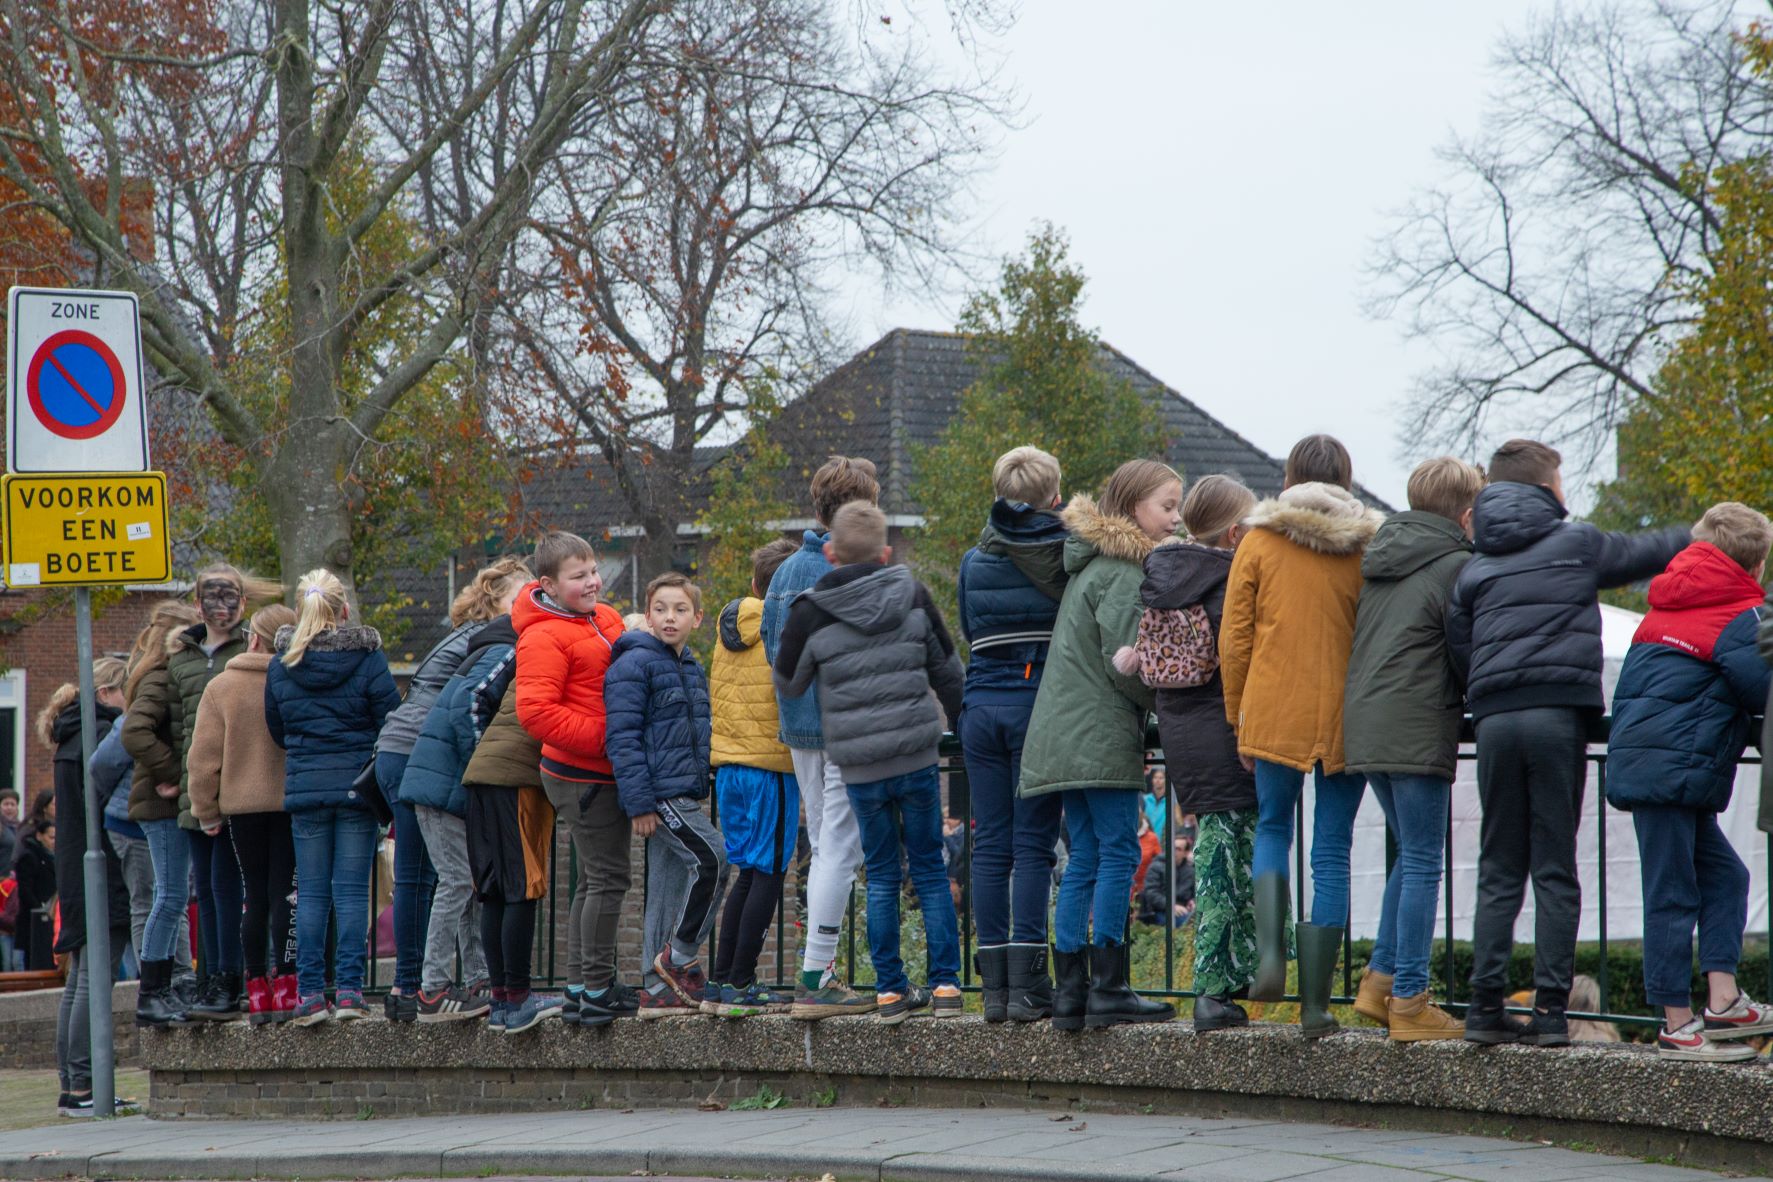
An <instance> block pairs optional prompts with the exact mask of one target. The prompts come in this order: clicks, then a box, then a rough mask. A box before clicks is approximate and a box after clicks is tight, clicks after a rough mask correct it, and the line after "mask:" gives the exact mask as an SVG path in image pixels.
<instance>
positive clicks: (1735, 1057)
mask: <svg viewBox="0 0 1773 1182" xmlns="http://www.w3.org/2000/svg"><path fill="white" fill-rule="evenodd" d="M1737 1000H1738V1001H1741V1000H1742V999H1741V998H1738V999H1737ZM1731 1008H1732V1009H1734V1008H1735V1007H1731ZM1728 1012H1729V1011H1728V1010H1726V1011H1725V1013H1728ZM1710 1027H1711V1011H1710V1010H1707V1011H1706V1016H1705V1017H1704V1018H1694V1019H1693V1020H1692V1021H1691V1022H1688V1023H1687V1024H1686V1025H1685V1026H1682V1027H1681V1028H1680V1029H1679V1030H1669V1029H1667V1028H1666V1027H1664V1028H1661V1029H1658V1030H1657V1031H1656V1057H1657V1058H1659V1059H1679V1060H1681V1061H1683V1062H1687V1063H1740V1062H1743V1061H1745V1060H1749V1059H1753V1058H1755V1049H1754V1048H1753V1047H1751V1046H1749V1045H1748V1044H1747V1043H1745V1042H1733V1041H1729V1040H1732V1039H1734V1038H1736V1037H1738V1036H1737V1034H1736V1032H1735V1031H1733V1030H1723V1031H1719V1030H1712V1029H1710Z"/></svg>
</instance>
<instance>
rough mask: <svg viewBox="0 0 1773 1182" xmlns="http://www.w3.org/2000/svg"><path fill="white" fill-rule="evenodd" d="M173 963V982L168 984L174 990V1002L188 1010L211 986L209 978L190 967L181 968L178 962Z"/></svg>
mask: <svg viewBox="0 0 1773 1182" xmlns="http://www.w3.org/2000/svg"><path fill="white" fill-rule="evenodd" d="M173 963H174V966H175V967H174V968H173V970H172V983H171V984H170V985H169V986H168V988H169V989H171V990H172V1000H173V1004H174V1005H176V1006H178V1007H179V1009H181V1010H188V1009H190V1008H191V1007H192V1006H194V1005H196V1004H197V1002H198V1001H199V999H201V998H202V997H203V991H204V990H205V989H207V988H208V987H209V978H208V977H207V976H203V977H199V976H198V975H197V974H196V973H194V972H192V971H191V970H189V969H179V968H177V967H176V966H177V962H176V961H175V962H173Z"/></svg>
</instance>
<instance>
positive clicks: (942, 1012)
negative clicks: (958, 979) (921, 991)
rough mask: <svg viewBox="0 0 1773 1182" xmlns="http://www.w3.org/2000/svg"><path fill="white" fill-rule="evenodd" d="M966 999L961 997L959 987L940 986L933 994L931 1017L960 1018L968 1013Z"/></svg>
mask: <svg viewBox="0 0 1773 1182" xmlns="http://www.w3.org/2000/svg"><path fill="white" fill-rule="evenodd" d="M966 1010H967V1002H966V998H964V997H962V996H961V995H960V986H958V985H938V986H936V988H935V989H934V990H933V991H932V993H931V1001H930V1016H931V1017H932V1018H958V1017H960V1016H961V1015H962V1014H964V1013H966Z"/></svg>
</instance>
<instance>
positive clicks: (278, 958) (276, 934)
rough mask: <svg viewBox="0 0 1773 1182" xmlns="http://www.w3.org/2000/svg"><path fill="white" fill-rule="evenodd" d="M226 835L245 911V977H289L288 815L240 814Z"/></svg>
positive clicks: (291, 866)
mask: <svg viewBox="0 0 1773 1182" xmlns="http://www.w3.org/2000/svg"><path fill="white" fill-rule="evenodd" d="M228 830H229V832H230V833H232V834H233V837H234V853H235V854H236V855H237V856H238V857H239V859H240V877H241V880H242V881H243V883H244V884H245V886H246V908H245V910H244V911H242V912H241V915H240V944H241V948H242V951H243V959H244V960H245V961H246V975H247V976H248V977H287V976H290V975H291V974H293V973H294V972H295V962H296V930H295V897H296V871H295V841H294V839H293V838H292V837H291V836H290V828H289V814H288V813H282V812H278V813H244V814H242V815H240V816H238V817H231V818H229V821H228Z"/></svg>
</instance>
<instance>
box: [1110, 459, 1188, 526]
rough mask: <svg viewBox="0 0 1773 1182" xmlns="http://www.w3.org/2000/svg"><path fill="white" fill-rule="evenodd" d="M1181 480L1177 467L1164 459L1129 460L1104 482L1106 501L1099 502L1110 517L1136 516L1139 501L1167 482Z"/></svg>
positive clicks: (1180, 481) (1129, 517) (1130, 517)
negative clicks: (1134, 513) (1134, 512)
mask: <svg viewBox="0 0 1773 1182" xmlns="http://www.w3.org/2000/svg"><path fill="white" fill-rule="evenodd" d="M1172 483H1174V484H1181V483H1182V478H1181V477H1180V476H1178V475H1176V470H1175V469H1174V468H1172V467H1170V466H1169V465H1168V464H1166V463H1164V462H1163V461H1161V460H1128V461H1127V462H1126V463H1124V464H1122V465H1121V466H1120V467H1118V468H1116V469H1115V470H1114V475H1113V476H1110V477H1109V478H1108V483H1106V484H1104V485H1103V486H1102V503H1101V504H1100V505H1098V506H1097V508H1098V509H1100V510H1101V511H1102V512H1103V513H1104V514H1106V515H1107V516H1109V517H1125V518H1126V519H1127V520H1129V521H1130V520H1132V517H1133V510H1134V509H1135V508H1137V507H1138V505H1139V502H1140V501H1143V500H1144V499H1145V498H1146V497H1148V496H1150V495H1151V494H1152V493H1154V492H1156V491H1157V490H1158V489H1160V488H1162V487H1163V486H1164V485H1166V484H1172Z"/></svg>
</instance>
